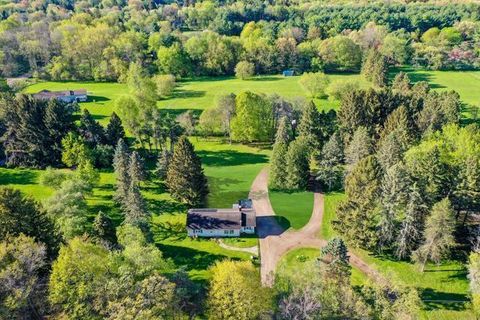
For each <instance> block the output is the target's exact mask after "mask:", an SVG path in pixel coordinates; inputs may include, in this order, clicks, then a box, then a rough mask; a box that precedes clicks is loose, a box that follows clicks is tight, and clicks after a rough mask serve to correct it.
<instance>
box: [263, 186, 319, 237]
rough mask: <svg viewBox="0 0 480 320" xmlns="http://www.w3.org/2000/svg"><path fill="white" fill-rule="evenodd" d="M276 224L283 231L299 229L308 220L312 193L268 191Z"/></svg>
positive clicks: (310, 212)
mask: <svg viewBox="0 0 480 320" xmlns="http://www.w3.org/2000/svg"><path fill="white" fill-rule="evenodd" d="M269 197H270V202H271V203H272V207H273V210H274V211H275V215H277V216H278V222H280V224H281V225H282V227H283V228H284V229H288V228H293V229H297V230H298V229H300V228H302V227H303V226H304V225H306V224H307V222H308V220H310V216H311V215H312V210H313V193H312V192H308V191H304V192H291V193H290V192H281V191H269Z"/></svg>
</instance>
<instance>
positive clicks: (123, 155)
mask: <svg viewBox="0 0 480 320" xmlns="http://www.w3.org/2000/svg"><path fill="white" fill-rule="evenodd" d="M129 159H130V157H129V152H128V147H127V145H126V144H125V142H124V141H123V139H120V140H118V143H117V148H116V149H115V154H114V156H113V168H114V169H115V176H116V179H117V183H116V192H115V200H116V201H117V202H118V203H120V204H122V205H124V204H125V201H126V199H127V195H128V190H129V188H130V175H129V170H128V168H129V164H130V160H129Z"/></svg>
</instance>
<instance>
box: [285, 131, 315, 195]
mask: <svg viewBox="0 0 480 320" xmlns="http://www.w3.org/2000/svg"><path fill="white" fill-rule="evenodd" d="M286 160H287V167H286V169H287V170H286V187H287V189H289V190H305V188H306V187H307V184H308V178H309V175H310V169H309V164H308V147H307V143H306V141H304V140H303V139H302V138H300V137H299V138H297V139H296V140H294V141H292V142H290V145H289V146H288V151H287V155H286Z"/></svg>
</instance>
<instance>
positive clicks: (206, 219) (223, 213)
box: [187, 209, 256, 229]
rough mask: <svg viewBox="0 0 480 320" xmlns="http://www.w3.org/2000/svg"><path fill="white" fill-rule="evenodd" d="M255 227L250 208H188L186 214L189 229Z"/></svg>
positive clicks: (253, 215) (253, 212)
mask: <svg viewBox="0 0 480 320" xmlns="http://www.w3.org/2000/svg"><path fill="white" fill-rule="evenodd" d="M242 226H251V227H256V215H255V211H254V210H252V209H190V210H188V214H187V228H189V229H240V228H241V227H242Z"/></svg>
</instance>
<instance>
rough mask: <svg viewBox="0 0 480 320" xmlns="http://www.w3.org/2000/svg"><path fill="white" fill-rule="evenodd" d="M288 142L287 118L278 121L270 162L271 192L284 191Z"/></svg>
mask: <svg viewBox="0 0 480 320" xmlns="http://www.w3.org/2000/svg"><path fill="white" fill-rule="evenodd" d="M289 142H290V134H289V132H288V121H287V117H283V118H282V119H281V120H280V124H279V125H278V128H277V134H276V136H275V144H274V145H273V151H272V158H271V160H270V175H269V187H270V188H271V189H273V190H275V189H277V190H283V189H286V176H285V170H286V168H287V159H286V155H287V150H288V143H289Z"/></svg>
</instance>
